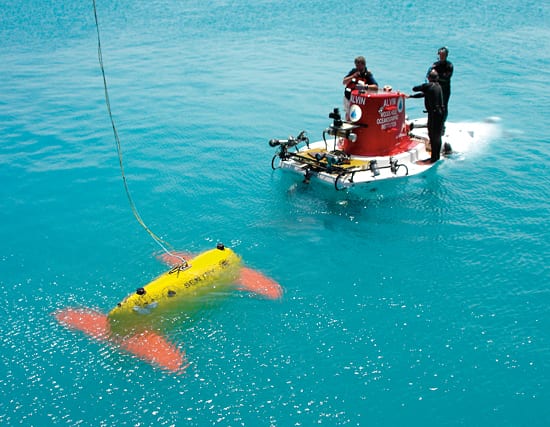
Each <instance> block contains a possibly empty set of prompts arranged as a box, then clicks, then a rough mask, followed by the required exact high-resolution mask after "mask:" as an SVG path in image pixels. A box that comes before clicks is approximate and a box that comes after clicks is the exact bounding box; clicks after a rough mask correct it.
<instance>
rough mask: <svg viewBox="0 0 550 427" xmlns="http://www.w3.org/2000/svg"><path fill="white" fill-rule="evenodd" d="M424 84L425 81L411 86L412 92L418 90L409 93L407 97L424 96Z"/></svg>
mask: <svg viewBox="0 0 550 427" xmlns="http://www.w3.org/2000/svg"><path fill="white" fill-rule="evenodd" d="M425 85H426V83H424V84H421V85H418V86H415V87H413V88H412V90H413V92H418V93H413V94H412V95H409V98H424V88H425Z"/></svg>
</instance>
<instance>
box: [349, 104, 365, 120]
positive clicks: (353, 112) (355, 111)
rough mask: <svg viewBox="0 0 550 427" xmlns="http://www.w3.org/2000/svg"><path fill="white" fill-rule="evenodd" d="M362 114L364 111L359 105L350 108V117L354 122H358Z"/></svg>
mask: <svg viewBox="0 0 550 427" xmlns="http://www.w3.org/2000/svg"><path fill="white" fill-rule="evenodd" d="M361 114H362V111H361V107H359V105H355V104H354V105H352V106H351V108H350V110H349V118H350V119H351V121H352V122H356V121H358V120H361Z"/></svg>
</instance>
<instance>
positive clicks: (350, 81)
mask: <svg viewBox="0 0 550 427" xmlns="http://www.w3.org/2000/svg"><path fill="white" fill-rule="evenodd" d="M359 80H361V81H363V83H364V84H365V88H366V89H367V90H378V83H377V82H376V79H375V78H374V75H373V74H372V73H371V72H370V70H368V69H367V61H366V60H365V57H364V56H358V57H357V58H355V68H352V69H351V71H350V72H349V73H347V74H346V76H345V77H344V79H343V80H342V84H343V85H344V86H345V87H346V89H345V90H344V111H345V112H346V120H349V110H350V99H351V91H352V90H354V89H355V86H356V84H357V82H359Z"/></svg>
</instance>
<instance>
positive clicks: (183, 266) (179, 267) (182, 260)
mask: <svg viewBox="0 0 550 427" xmlns="http://www.w3.org/2000/svg"><path fill="white" fill-rule="evenodd" d="M92 1H93V5H94V18H95V26H96V30H97V56H98V59H99V66H100V68H101V75H102V76H103V88H104V90H105V103H106V104H107V111H108V113H109V118H110V119H111V126H112V127H113V134H114V136H115V142H116V148H117V154H118V163H119V165H120V173H121V175H122V182H123V183H124V190H125V191H126V196H127V197H128V202H129V203H130V207H131V209H132V213H133V214H134V217H135V218H136V220H137V222H138V223H139V224H140V225H141V226H142V227H143V229H144V230H145V231H146V232H147V233H148V234H149V236H151V238H152V239H153V240H154V241H155V242H156V243H157V244H158V245H159V246H160V247H161V249H162V250H163V251H164V252H165V253H166V254H168V255H170V256H172V257H175V258H177V259H179V260H180V264H179V265H177V266H176V267H174V270H175V271H182V270H184V269H186V268H188V267H189V264H188V262H187V260H186V259H185V258H183V257H182V256H180V255H178V254H175V253H173V252H172V251H173V247H172V246H171V245H170V244H169V243H168V242H166V241H164V240H163V239H161V238H160V237H159V236H157V235H156V234H155V233H153V231H152V230H151V229H150V228H149V227H148V226H147V224H145V222H144V221H143V219H142V218H141V215H140V214H139V212H138V210H137V208H136V205H135V203H134V199H133V198H132V195H131V194H130V188H129V187H128V182H127V180H126V174H125V172H124V164H123V162H122V147H121V145H120V138H119V136H118V132H117V130H116V126H115V121H114V119H113V114H112V112H111V103H110V101H109V91H108V89H107V78H106V77H105V68H104V66H103V55H102V53H101V37H100V33H99V21H98V19H97V8H96V2H95V0H92ZM167 247H170V248H171V249H172V251H171V250H169V249H168V248H167Z"/></svg>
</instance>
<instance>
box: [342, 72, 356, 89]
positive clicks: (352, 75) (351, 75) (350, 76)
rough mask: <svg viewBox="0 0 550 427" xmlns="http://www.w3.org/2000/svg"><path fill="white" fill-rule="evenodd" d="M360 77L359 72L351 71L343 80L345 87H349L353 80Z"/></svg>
mask: <svg viewBox="0 0 550 427" xmlns="http://www.w3.org/2000/svg"><path fill="white" fill-rule="evenodd" d="M358 76H359V71H355V72H354V70H351V71H350V72H349V73H348V74H347V75H346V77H344V80H342V84H343V85H344V86H347V85H348V84H349V83H350V82H351V81H352V80H353V79H355V78H357V77H358Z"/></svg>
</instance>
